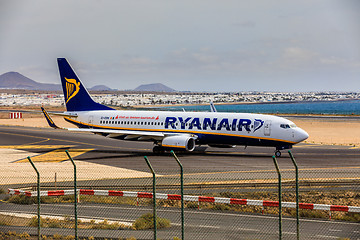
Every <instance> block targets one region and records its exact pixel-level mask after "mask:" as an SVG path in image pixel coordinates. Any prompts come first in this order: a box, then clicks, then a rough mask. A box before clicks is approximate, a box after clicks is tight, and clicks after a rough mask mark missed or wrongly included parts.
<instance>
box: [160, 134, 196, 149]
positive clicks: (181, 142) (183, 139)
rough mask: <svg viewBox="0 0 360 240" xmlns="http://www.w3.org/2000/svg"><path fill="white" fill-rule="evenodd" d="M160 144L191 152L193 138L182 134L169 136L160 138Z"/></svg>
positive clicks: (193, 146)
mask: <svg viewBox="0 0 360 240" xmlns="http://www.w3.org/2000/svg"><path fill="white" fill-rule="evenodd" d="M161 145H162V146H163V147H165V148H177V149H183V150H186V151H189V152H191V151H193V150H194V149H195V138H193V137H190V136H182V135H177V136H169V137H166V138H164V139H163V140H162V142H161Z"/></svg>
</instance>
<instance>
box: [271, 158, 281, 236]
mask: <svg viewBox="0 0 360 240" xmlns="http://www.w3.org/2000/svg"><path fill="white" fill-rule="evenodd" d="M272 158H273V161H274V164H275V168H276V171H277V173H278V182H279V186H278V188H279V239H280V240H281V239H282V208H281V201H282V199H281V172H280V169H279V165H278V163H277V161H276V157H275V156H273V157H272Z"/></svg>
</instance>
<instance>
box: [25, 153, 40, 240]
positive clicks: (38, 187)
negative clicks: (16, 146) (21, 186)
mask: <svg viewBox="0 0 360 240" xmlns="http://www.w3.org/2000/svg"><path fill="white" fill-rule="evenodd" d="M27 159H28V160H29V162H30V163H31V166H32V167H33V168H34V170H35V172H36V175H37V202H38V209H37V218H38V239H39V240H40V239H41V221H40V173H39V171H38V170H37V168H36V167H35V165H34V163H33V161H31V158H30V157H27Z"/></svg>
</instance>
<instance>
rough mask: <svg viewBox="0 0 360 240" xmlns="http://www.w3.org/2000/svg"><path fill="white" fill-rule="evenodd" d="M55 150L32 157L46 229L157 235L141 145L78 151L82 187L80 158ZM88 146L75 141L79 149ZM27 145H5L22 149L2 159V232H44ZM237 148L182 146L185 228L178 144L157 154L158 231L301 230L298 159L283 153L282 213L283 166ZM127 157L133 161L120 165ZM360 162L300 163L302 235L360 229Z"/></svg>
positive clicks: (199, 234) (178, 234)
mask: <svg viewBox="0 0 360 240" xmlns="http://www.w3.org/2000/svg"><path fill="white" fill-rule="evenodd" d="M45 152H46V153H47V152H48V151H45ZM54 152H55V155H56V154H58V155H59V156H57V157H55V155H54V154H53V155H52V161H48V160H44V158H40V155H41V156H42V157H44V156H43V155H44V154H40V155H39V153H34V154H33V156H31V157H30V158H31V159H33V162H34V165H35V166H36V168H37V169H38V171H39V174H40V195H41V204H40V216H41V218H40V220H41V221H40V227H41V229H40V231H41V235H44V236H45V235H46V236H47V237H48V239H49V238H53V239H61V236H63V238H64V239H65V238H66V239H71V238H72V237H71V236H73V237H74V236H75V235H76V234H77V236H78V237H79V239H84V238H85V239H93V238H104V239H105V238H106V239H153V238H154V227H153V223H154V221H153V220H154V218H153V206H154V205H153V178H152V174H151V171H150V169H149V168H148V165H147V164H146V162H145V160H144V157H143V155H142V154H138V155H127V154H121V155H117V153H116V152H107V153H108V156H107V157H106V156H105V157H104V156H102V155H101V154H100V153H99V152H97V151H96V150H95V151H93V152H92V154H93V155H91V156H88V157H86V156H87V155H86V154H85V155H82V156H83V157H79V158H75V159H77V160H76V161H75V163H76V167H77V181H76V184H77V186H76V188H77V191H76V193H77V194H75V195H74V181H73V180H74V168H73V165H72V164H71V162H70V161H69V159H68V157H67V155H66V154H65V150H64V149H60V150H55V151H54ZM83 152H84V150H81V149H71V150H70V155H71V156H74V157H76V156H78V155H79V153H83ZM26 153H28V152H26ZM46 153H45V154H46ZM24 154H25V152H24V153H22V152H21V151H15V152H14V151H8V152H6V151H3V152H2V156H3V159H7V157H10V156H13V155H17V156H16V159H17V160H16V166H14V164H11V167H9V166H8V165H6V164H5V162H7V161H6V160H3V162H2V165H3V169H4V170H3V172H7V173H8V174H7V175H6V174H5V175H3V176H2V177H1V179H0V180H1V191H2V193H1V198H2V202H1V203H0V206H1V207H0V218H1V219H0V232H1V234H2V235H1V236H0V237H1V238H7V237H9V235H12V236H13V237H14V238H15V236H17V237H18V238H21V237H24V238H26V237H27V234H29V235H31V236H36V235H37V233H38V226H39V224H38V218H37V212H38V206H39V205H38V201H37V190H38V187H37V178H36V172H35V170H34V169H33V168H32V166H31V164H30V163H29V160H28V159H27V158H26V156H25V155H24ZM109 154H110V155H111V154H113V155H114V156H110V155H109ZM234 154H235V153H230V154H229V153H221V152H220V153H216V154H215V155H216V159H215V158H213V157H212V156H211V153H210V154H192V155H190V154H185V153H178V154H177V155H178V158H179V159H180V161H181V163H182V165H183V167H184V188H183V195H184V196H183V200H184V215H183V217H184V232H183V233H182V214H181V211H182V209H181V181H180V167H179V165H178V163H177V162H176V161H175V159H174V157H173V156H172V155H171V154H170V153H169V154H165V155H162V156H155V155H150V156H148V159H149V161H150V163H151V165H152V166H153V168H154V171H155V173H156V199H157V200H156V215H157V232H156V234H157V237H158V239H182V237H183V234H184V238H186V239H279V231H281V235H282V238H283V239H297V237H298V236H297V218H296V188H295V187H296V181H295V168H294V166H293V164H292V162H291V159H290V158H289V157H288V156H283V157H281V158H278V159H277V160H278V163H279V168H280V170H281V177H282V182H281V184H282V188H281V189H282V194H281V196H282V201H281V206H282V209H281V211H282V214H281V216H282V221H281V222H280V221H279V202H278V200H279V195H278V190H279V185H278V174H277V172H276V170H275V166H274V163H273V161H272V159H271V157H263V156H262V157H261V159H263V160H261V161H256V164H257V165H253V164H251V163H250V164H249V163H244V162H243V161H241V160H239V161H237V160H236V159H237V158H236V157H235V156H234ZM284 155H285V154H284ZM294 155H295V157H296V154H294ZM79 156H80V155H79ZM251 157H253V158H259V156H256V155H255V156H251ZM106 158H108V161H105V160H106ZM302 158H304V157H303V156H302ZM54 159H55V160H56V159H57V160H56V161H54ZM218 159H221V160H220V161H219V160H218ZM265 159H266V160H265ZM300 159H301V158H300ZM102 160H103V161H104V162H103V163H102V164H98V162H99V161H102ZM96 161H97V162H96ZM118 161H123V162H122V163H121V164H120V165H122V166H124V165H127V166H128V168H123V167H120V166H116V164H117V163H118ZM213 161H218V162H216V163H215V162H213ZM13 163H14V162H13ZM245 165H246V167H245ZM242 169H244V170H242ZM359 170H360V169H359V168H358V167H342V166H333V167H329V168H317V167H314V168H308V167H306V168H304V167H302V165H301V163H299V182H298V184H299V190H300V191H299V202H300V204H299V208H300V209H299V215H300V223H299V234H300V239H330V238H333V239H359V238H360V223H359V222H360V193H359V186H360V183H359ZM75 196H76V198H77V201H75ZM75 202H76V206H75ZM75 209H76V210H75ZM75 212H76V214H75ZM75 217H77V219H78V222H77V233H76V232H75V226H76V224H75ZM279 224H281V229H279Z"/></svg>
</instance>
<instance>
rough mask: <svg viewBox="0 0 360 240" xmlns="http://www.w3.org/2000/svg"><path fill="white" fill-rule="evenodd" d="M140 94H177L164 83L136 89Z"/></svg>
mask: <svg viewBox="0 0 360 240" xmlns="http://www.w3.org/2000/svg"><path fill="white" fill-rule="evenodd" d="M134 91H139V92H176V91H175V90H174V89H172V88H169V87H167V86H165V85H164V84H162V83H152V84H143V85H140V86H138V87H137V88H135V89H134Z"/></svg>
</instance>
